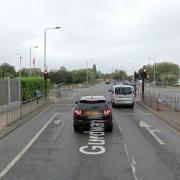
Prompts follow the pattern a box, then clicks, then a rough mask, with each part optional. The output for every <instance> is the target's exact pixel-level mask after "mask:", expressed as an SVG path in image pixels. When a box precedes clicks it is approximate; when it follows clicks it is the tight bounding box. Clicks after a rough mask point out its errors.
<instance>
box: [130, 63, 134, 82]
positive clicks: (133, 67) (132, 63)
mask: <svg viewBox="0 0 180 180" xmlns="http://www.w3.org/2000/svg"><path fill="white" fill-rule="evenodd" d="M129 64H131V65H132V70H133V80H134V64H133V63H131V62H130V63H129Z"/></svg>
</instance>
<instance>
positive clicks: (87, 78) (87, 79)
mask: <svg viewBox="0 0 180 180" xmlns="http://www.w3.org/2000/svg"><path fill="white" fill-rule="evenodd" d="M90 60H91V61H94V59H90ZM86 74H87V76H86V81H87V87H88V84H89V77H88V76H89V75H88V74H89V72H88V60H87V71H86Z"/></svg>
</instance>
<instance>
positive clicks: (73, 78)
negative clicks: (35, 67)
mask: <svg viewBox="0 0 180 180" xmlns="http://www.w3.org/2000/svg"><path fill="white" fill-rule="evenodd" d="M145 67H146V70H147V75H148V78H147V80H148V81H149V82H152V81H153V77H154V68H155V77H156V81H166V82H167V83H168V84H172V83H173V82H175V81H177V79H178V77H179V72H180V69H179V66H178V65H177V64H174V63H170V62H161V63H156V64H155V67H154V65H151V64H147V65H145ZM21 74H22V77H28V76H29V74H28V73H27V71H26V72H25V71H24V70H23V69H22V71H21ZM18 76H19V72H16V70H15V68H14V66H11V65H10V64H8V63H3V64H2V65H0V77H1V78H2V77H10V78H14V77H18ZM40 76H43V73H41V74H40ZM48 77H49V79H50V80H51V82H53V83H56V84H61V83H63V84H71V83H86V82H87V80H88V81H89V82H93V81H95V80H96V79H105V78H106V77H111V78H112V79H115V80H118V81H122V80H132V79H133V76H129V75H127V72H126V71H123V70H121V69H116V70H115V71H114V72H112V73H109V74H104V73H102V72H100V71H97V70H96V65H95V64H94V65H93V66H92V68H88V69H76V70H67V69H66V67H63V66H62V67H60V68H59V69H58V70H55V71H52V70H50V72H49V73H48ZM136 78H137V79H141V68H140V69H139V70H138V71H137V77H136Z"/></svg>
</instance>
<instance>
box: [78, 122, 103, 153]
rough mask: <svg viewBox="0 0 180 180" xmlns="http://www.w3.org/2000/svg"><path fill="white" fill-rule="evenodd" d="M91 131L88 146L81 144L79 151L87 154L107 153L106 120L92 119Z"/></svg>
mask: <svg viewBox="0 0 180 180" xmlns="http://www.w3.org/2000/svg"><path fill="white" fill-rule="evenodd" d="M84 133H89V142H88V145H87V146H81V147H80V148H79V151H80V152H81V153H83V154H87V155H98V154H103V153H105V151H106V149H105V147H104V146H103V145H105V139H104V135H105V133H104V122H102V121H98V120H92V121H91V126H90V131H89V132H88V131H85V132H84Z"/></svg>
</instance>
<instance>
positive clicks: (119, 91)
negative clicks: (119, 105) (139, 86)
mask: <svg viewBox="0 0 180 180" xmlns="http://www.w3.org/2000/svg"><path fill="white" fill-rule="evenodd" d="M131 93H132V91H131V87H116V88H115V94H124V95H126V94H131Z"/></svg>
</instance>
